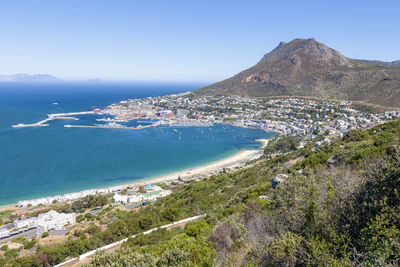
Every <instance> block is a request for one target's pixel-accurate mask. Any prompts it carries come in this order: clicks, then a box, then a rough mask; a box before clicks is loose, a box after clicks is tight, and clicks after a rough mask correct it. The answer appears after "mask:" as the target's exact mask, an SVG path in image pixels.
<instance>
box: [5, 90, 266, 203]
mask: <svg viewBox="0 0 400 267" xmlns="http://www.w3.org/2000/svg"><path fill="white" fill-rule="evenodd" d="M201 86H202V85H200V84H90V83H87V84H72V83H60V84H14V83H0V204H1V205H3V204H10V203H16V202H17V201H18V200H23V199H33V198H38V197H43V196H53V195H57V194H63V193H69V192H76V191H81V190H85V189H90V188H101V187H106V186H112V185H118V184H124V183H128V182H132V181H135V180H139V179H144V178H149V177H154V176H159V175H164V174H168V173H172V172H176V171H180V170H183V169H187V168H191V167H195V166H199V165H202V164H205V163H209V162H212V161H215V160H218V159H221V158H224V157H227V156H230V155H232V154H235V153H237V152H238V151H239V150H240V149H252V148H254V149H255V148H257V147H258V146H259V145H260V144H259V143H257V142H255V141H254V140H255V139H257V138H269V137H271V136H272V135H273V134H272V133H267V132H264V131H261V130H251V129H243V128H237V127H232V126H227V125H215V126H213V127H185V128H183V127H182V128H172V127H171V128H170V127H156V128H147V129H143V130H122V129H89V128H64V127H63V125H64V124H74V123H75V124H77V123H83V124H87V122H90V123H91V124H93V123H94V121H95V120H94V117H93V116H90V115H89V116H81V117H80V118H81V120H80V121H77V122H69V121H67V122H66V121H52V122H50V126H49V127H35V128H19V129H14V128H12V127H11V125H12V124H17V123H21V122H22V123H33V122H37V121H39V120H42V119H45V118H46V114H49V113H61V112H73V111H85V110H92V109H93V108H104V107H105V106H107V105H109V104H112V103H116V102H119V101H121V100H125V99H129V98H143V97H147V96H160V95H166V94H172V93H181V92H185V91H188V90H193V89H195V88H198V87H201ZM53 102H58V103H59V104H58V105H52V103H53Z"/></svg>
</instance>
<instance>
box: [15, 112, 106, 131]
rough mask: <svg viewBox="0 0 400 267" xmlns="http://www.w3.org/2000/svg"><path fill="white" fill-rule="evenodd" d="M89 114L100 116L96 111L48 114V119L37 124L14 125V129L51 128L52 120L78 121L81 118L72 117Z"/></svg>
mask: <svg viewBox="0 0 400 267" xmlns="http://www.w3.org/2000/svg"><path fill="white" fill-rule="evenodd" d="M88 114H99V113H96V112H94V111H83V112H70V113H55V114H47V118H46V119H44V120H41V121H38V122H36V123H29V124H25V123H18V124H14V125H12V127H13V128H25V127H45V126H49V124H47V122H49V121H52V120H74V121H77V120H79V118H76V117H72V116H74V115H88Z"/></svg>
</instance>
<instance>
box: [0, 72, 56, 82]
mask: <svg viewBox="0 0 400 267" xmlns="http://www.w3.org/2000/svg"><path fill="white" fill-rule="evenodd" d="M57 81H60V79H58V78H57V77H55V76H53V75H50V74H26V73H19V74H13V75H0V82H57Z"/></svg>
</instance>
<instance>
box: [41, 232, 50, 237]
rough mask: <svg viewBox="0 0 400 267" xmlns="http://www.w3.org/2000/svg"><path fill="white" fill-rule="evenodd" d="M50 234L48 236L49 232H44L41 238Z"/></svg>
mask: <svg viewBox="0 0 400 267" xmlns="http://www.w3.org/2000/svg"><path fill="white" fill-rule="evenodd" d="M49 235H50V234H49V232H44V233H43V234H42V238H46V237H48V236H49Z"/></svg>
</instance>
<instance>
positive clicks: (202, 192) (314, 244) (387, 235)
mask: <svg viewBox="0 0 400 267" xmlns="http://www.w3.org/2000/svg"><path fill="white" fill-rule="evenodd" d="M271 144H273V145H271V146H270V147H269V148H268V149H267V150H266V153H265V156H264V158H263V159H261V160H258V161H256V162H253V163H252V164H253V165H252V166H251V167H248V168H244V169H240V170H237V171H235V172H233V173H221V174H219V175H215V176H212V177H210V178H208V179H205V180H202V181H196V182H190V183H186V184H182V185H178V186H177V188H176V189H175V190H174V192H173V193H172V194H171V195H170V196H168V197H165V198H162V199H159V200H157V201H156V202H155V203H153V204H151V205H149V206H147V207H144V208H140V209H138V210H134V211H121V210H115V209H112V210H111V209H110V210H106V211H104V212H102V214H100V215H98V216H97V217H96V218H95V219H94V220H101V221H103V222H104V223H105V224H106V225H107V226H106V229H104V230H103V229H100V228H96V227H95V226H92V227H91V229H85V230H84V231H82V232H81V233H76V236H77V238H75V239H71V240H68V241H67V242H66V243H64V244H62V245H60V246H54V247H49V246H42V247H40V248H38V251H37V253H36V255H35V256H30V257H25V258H24V257H23V258H18V259H17V260H15V261H14V263H12V262H10V263H9V264H10V265H11V264H14V266H21V265H22V266H35V265H34V264H37V266H39V265H44V266H48V265H53V264H56V263H59V262H62V261H63V260H65V259H67V258H68V257H69V256H78V255H79V254H81V253H84V252H85V251H88V250H90V249H93V248H96V247H99V246H101V245H103V244H106V243H110V242H112V241H116V240H119V239H122V238H124V237H127V236H129V235H132V234H135V233H140V232H142V231H144V230H147V229H151V228H153V227H155V226H159V225H163V224H166V223H169V222H172V221H176V220H179V219H182V218H186V217H189V216H193V215H196V214H203V213H207V214H208V216H207V217H205V218H204V219H201V220H198V221H195V222H191V223H188V224H187V225H186V226H185V227H184V228H175V229H172V230H165V229H163V230H158V231H155V232H153V233H151V234H149V235H146V236H143V235H139V236H138V237H137V238H135V239H130V240H129V241H128V242H127V243H125V244H124V246H123V248H121V249H119V250H117V251H116V252H114V253H100V254H97V255H96V256H95V258H94V260H93V261H92V262H91V263H90V264H89V265H88V266H127V265H130V266H218V265H220V266H249V265H250V266H296V265H297V266H304V265H313V266H351V265H354V266H358V265H363V266H364V265H366V266H372V265H380V266H385V265H397V264H398V260H399V258H400V191H399V189H400V122H399V121H395V122H390V123H386V124H383V125H380V126H377V127H374V128H371V129H368V130H363V131H361V130H357V131H350V132H348V133H347V134H345V136H344V137H343V138H342V139H339V140H335V141H333V142H332V143H331V144H329V145H325V146H323V147H318V148H315V147H314V146H312V145H308V146H306V147H304V148H301V149H295V148H293V144H296V140H286V141H285V142H271ZM279 148H284V150H285V153H284V154H276V150H277V149H279ZM271 155H274V156H271ZM281 173H284V174H286V175H287V178H286V179H285V180H284V181H283V182H282V183H280V184H279V185H278V186H277V187H276V188H275V189H274V188H272V187H271V178H273V177H274V176H276V175H278V174H281ZM259 196H263V199H261V198H259ZM89 228H90V227H89ZM0 261H1V259H0ZM4 261H5V260H4V259H3V262H4ZM27 262H29V263H32V264H31V265H23V263H27ZM18 264H19V265H18Z"/></svg>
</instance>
